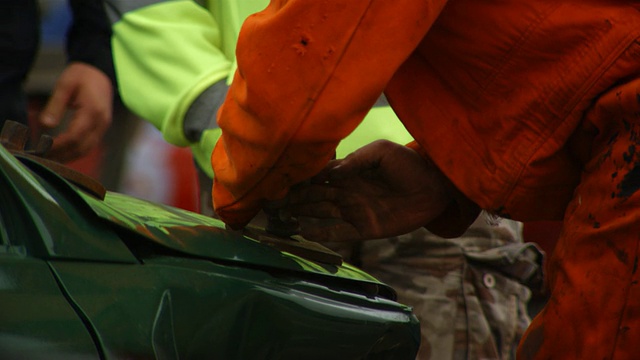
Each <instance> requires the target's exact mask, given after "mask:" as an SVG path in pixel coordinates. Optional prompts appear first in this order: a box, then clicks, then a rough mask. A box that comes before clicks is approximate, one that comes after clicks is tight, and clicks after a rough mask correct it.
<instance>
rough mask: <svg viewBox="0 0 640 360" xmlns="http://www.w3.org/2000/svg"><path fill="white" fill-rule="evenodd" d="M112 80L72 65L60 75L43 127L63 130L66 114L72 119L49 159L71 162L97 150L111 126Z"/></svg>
mask: <svg viewBox="0 0 640 360" xmlns="http://www.w3.org/2000/svg"><path fill="white" fill-rule="evenodd" d="M112 106H113V86H112V85H111V80H110V79H109V77H108V76H107V75H105V74H104V73H103V72H102V71H100V70H99V69H97V68H96V67H94V66H91V65H88V64H84V63H80V62H72V63H70V64H69V65H68V66H67V67H66V68H65V69H64V71H63V72H62V74H60V77H59V78H58V81H57V82H56V85H55V88H54V89H53V93H52V95H51V97H50V98H49V101H48V102H47V104H46V106H45V108H44V110H43V111H42V114H41V115H40V119H39V121H40V124H41V125H42V126H43V127H45V128H49V129H53V128H56V127H58V126H60V123H61V120H62V119H63V117H64V115H65V113H66V112H67V111H71V110H73V115H72V117H71V119H70V121H69V123H68V125H67V127H66V129H64V131H63V132H62V133H60V134H59V135H57V136H56V137H55V138H54V141H53V146H52V148H51V151H50V152H49V154H48V155H47V157H49V158H51V159H54V160H56V161H59V162H68V161H71V160H75V159H77V158H79V157H81V156H83V155H86V154H87V153H88V152H89V151H91V150H92V149H93V148H94V147H96V146H97V145H98V144H99V143H100V141H101V140H102V137H103V136H104V134H105V133H106V131H107V129H108V128H109V126H110V125H111V120H112V111H113V107H112Z"/></svg>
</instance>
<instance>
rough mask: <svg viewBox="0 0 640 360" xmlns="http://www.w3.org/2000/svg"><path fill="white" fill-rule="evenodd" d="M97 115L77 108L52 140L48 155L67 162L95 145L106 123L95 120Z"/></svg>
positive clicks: (103, 131)
mask: <svg viewBox="0 0 640 360" xmlns="http://www.w3.org/2000/svg"><path fill="white" fill-rule="evenodd" d="M97 118H98V115H95V114H92V112H91V111H87V110H83V109H78V111H76V112H75V114H74V116H73V118H72V119H71V121H70V122H69V126H68V127H67V129H66V130H65V131H64V132H63V133H61V134H60V135H58V136H57V137H56V138H55V139H54V142H53V146H52V148H51V151H50V152H49V155H48V157H50V158H52V159H55V160H57V161H60V162H67V161H71V160H74V159H76V158H78V157H81V156H83V155H85V154H86V153H88V152H89V151H90V150H91V149H92V148H94V147H95V146H97V145H98V144H99V142H100V139H101V138H102V136H103V135H104V133H105V131H106V129H107V127H108V124H103V123H102V122H100V121H96V120H95V119H97Z"/></svg>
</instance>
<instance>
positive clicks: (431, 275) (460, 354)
mask: <svg viewBox="0 0 640 360" xmlns="http://www.w3.org/2000/svg"><path fill="white" fill-rule="evenodd" d="M330 247H332V248H334V249H336V250H338V251H340V252H341V253H343V255H344V256H347V257H348V258H350V259H351V262H352V263H355V264H357V265H359V266H360V267H361V268H362V269H363V270H364V271H366V272H368V273H369V274H371V275H373V276H375V277H377V278H378V279H379V280H381V281H382V282H385V283H387V284H389V285H391V286H392V287H393V288H394V289H395V290H396V292H397V293H398V301H399V302H401V303H403V304H406V305H409V306H412V307H413V309H414V313H415V314H416V316H417V317H418V318H419V319H420V322H421V332H422V334H421V336H422V342H421V348H420V352H419V354H418V359H423V360H426V359H433V360H446V359H515V350H516V347H517V344H518V342H519V340H520V338H521V336H522V334H523V333H524V331H525V329H526V328H527V326H528V324H529V322H530V318H529V316H528V314H527V306H526V305H527V301H528V299H529V297H530V294H531V293H530V290H529V289H528V288H527V286H525V285H523V283H525V282H526V281H529V280H539V279H541V267H540V263H541V260H542V254H541V253H540V251H539V250H538V249H537V248H536V247H535V246H534V245H533V244H530V243H529V244H524V243H522V224H520V223H518V222H514V221H509V220H504V219H499V220H496V219H495V218H493V217H491V216H490V215H487V214H485V213H482V214H481V215H480V216H479V217H478V219H477V220H476V221H475V222H474V224H473V225H472V226H471V227H470V228H469V230H467V232H466V233H465V234H464V235H463V236H461V237H460V238H456V239H443V238H440V237H438V236H435V235H433V234H431V233H429V232H428V231H426V230H424V229H420V230H417V231H415V232H413V233H410V234H407V235H404V236H399V237H395V238H390V239H382V240H372V241H366V242H363V243H362V244H360V246H359V247H357V248H351V249H345V248H344V246H342V248H341V249H340V246H338V247H336V246H333V244H332V245H330ZM345 250H346V252H345ZM349 250H350V251H349ZM349 252H350V253H349Z"/></svg>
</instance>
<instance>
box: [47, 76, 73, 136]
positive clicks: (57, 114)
mask: <svg viewBox="0 0 640 360" xmlns="http://www.w3.org/2000/svg"><path fill="white" fill-rule="evenodd" d="M72 95H73V93H72V91H70V89H68V88H67V87H66V86H64V85H59V86H56V87H55V88H54V90H53V94H52V95H51V97H50V98H49V100H48V101H47V104H46V105H45V107H44V109H43V110H42V113H41V114H40V119H39V122H40V124H41V125H42V126H44V127H46V128H49V129H51V128H54V127H56V126H58V125H60V120H61V119H62V117H63V116H64V113H65V111H66V109H67V107H68V104H69V102H70V101H71V97H72Z"/></svg>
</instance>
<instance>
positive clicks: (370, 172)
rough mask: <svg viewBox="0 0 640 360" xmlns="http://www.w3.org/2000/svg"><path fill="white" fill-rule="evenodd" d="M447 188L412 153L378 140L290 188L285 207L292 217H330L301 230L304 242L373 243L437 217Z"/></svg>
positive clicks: (443, 179) (437, 174)
mask: <svg viewBox="0 0 640 360" xmlns="http://www.w3.org/2000/svg"><path fill="white" fill-rule="evenodd" d="M447 184H448V180H447V179H446V177H445V176H444V175H442V174H441V173H440V172H439V170H438V169H437V168H436V167H435V166H434V165H432V164H429V163H428V162H427V161H425V160H424V159H423V158H422V157H421V156H420V155H419V154H418V153H416V152H415V151H413V150H412V149H410V148H407V147H405V146H402V145H398V144H395V143H392V142H389V141H384V140H380V141H376V142H374V143H372V144H370V145H367V146H365V147H363V148H361V149H359V150H357V151H356V152H354V153H352V154H351V155H349V156H348V157H347V158H346V159H344V160H334V161H332V162H331V163H330V164H329V165H328V166H327V167H326V168H325V169H324V170H323V171H322V172H321V173H320V174H319V175H318V176H316V177H315V178H314V179H313V180H312V182H311V183H310V184H304V185H301V186H299V187H296V188H294V189H292V190H291V192H290V194H289V206H290V210H291V212H292V213H293V214H294V215H297V216H310V217H314V218H323V219H333V221H332V223H331V224H329V225H327V226H323V227H318V226H314V227H308V228H305V227H303V228H302V235H303V236H304V237H305V238H307V239H309V240H316V241H356V240H367V239H377V238H383V237H389V236H396V235H401V234H406V233H408V232H410V231H413V230H415V229H418V228H420V227H422V226H424V225H426V224H427V223H428V222H430V221H431V220H433V219H434V218H436V217H437V216H438V215H440V214H441V213H442V212H443V211H444V209H445V208H446V207H447V205H448V204H449V203H451V201H452V196H451V194H450V192H449V190H448V189H449V186H448V185H447ZM316 224H317V223H316Z"/></svg>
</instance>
